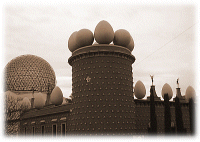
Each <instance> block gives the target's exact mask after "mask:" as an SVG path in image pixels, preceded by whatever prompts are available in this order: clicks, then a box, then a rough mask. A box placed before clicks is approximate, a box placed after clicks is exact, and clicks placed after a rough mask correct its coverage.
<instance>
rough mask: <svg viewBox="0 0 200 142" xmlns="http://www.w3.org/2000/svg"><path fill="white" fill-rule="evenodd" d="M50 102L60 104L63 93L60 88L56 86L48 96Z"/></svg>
mask: <svg viewBox="0 0 200 142" xmlns="http://www.w3.org/2000/svg"><path fill="white" fill-rule="evenodd" d="M50 100H51V103H52V104H54V105H61V104H62V102H63V93H62V91H61V89H60V88H59V87H58V86H56V87H55V88H54V89H53V91H52V93H51V96H50Z"/></svg>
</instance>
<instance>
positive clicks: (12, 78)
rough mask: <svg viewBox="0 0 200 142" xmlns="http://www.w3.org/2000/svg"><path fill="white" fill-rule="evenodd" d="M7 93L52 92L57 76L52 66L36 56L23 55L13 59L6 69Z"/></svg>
mask: <svg viewBox="0 0 200 142" xmlns="http://www.w3.org/2000/svg"><path fill="white" fill-rule="evenodd" d="M4 73H5V74H4V75H5V76H4V77H5V91H8V90H9V91H32V90H33V89H34V90H35V91H39V92H47V91H48V87H49V91H50V92H51V91H52V90H53V89H54V87H55V82H56V76H55V72H54V70H53V68H52V67H51V66H50V64H49V63H48V62H47V61H46V60H44V59H42V58H41V57H38V56H35V55H21V56H18V57H16V58H14V59H12V60H11V61H10V62H9V63H8V64H7V65H6V67H5V70H4Z"/></svg>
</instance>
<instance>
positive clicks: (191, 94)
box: [185, 86, 196, 100]
mask: <svg viewBox="0 0 200 142" xmlns="http://www.w3.org/2000/svg"><path fill="white" fill-rule="evenodd" d="M195 94H196V93H195V90H194V88H193V87H192V86H188V87H187V89H186V92H185V98H186V99H187V100H189V99H190V98H193V99H194V97H195Z"/></svg>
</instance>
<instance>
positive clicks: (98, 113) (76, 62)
mask: <svg viewBox="0 0 200 142" xmlns="http://www.w3.org/2000/svg"><path fill="white" fill-rule="evenodd" d="M134 61H135V57H134V56H133V55H131V53H130V51H129V50H128V49H126V48H124V47H121V46H116V45H93V46H88V47H82V48H80V49H78V50H76V51H74V52H73V54H72V56H71V57H70V58H69V61H68V62H69V64H70V65H71V66H72V96H73V100H72V103H73V105H72V112H71V116H70V119H69V121H70V122H69V126H68V132H72V133H82V134H83V133H93V134H95V133H96V134H101V133H102V134H105V133H106V134H122V133H125V134H131V133H133V129H134V120H133V117H134V113H133V112H134V110H133V107H134V105H133V77H132V63H133V62H134Z"/></svg>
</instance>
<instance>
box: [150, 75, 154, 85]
mask: <svg viewBox="0 0 200 142" xmlns="http://www.w3.org/2000/svg"><path fill="white" fill-rule="evenodd" d="M153 76H154V75H150V77H151V82H152V85H153Z"/></svg>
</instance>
